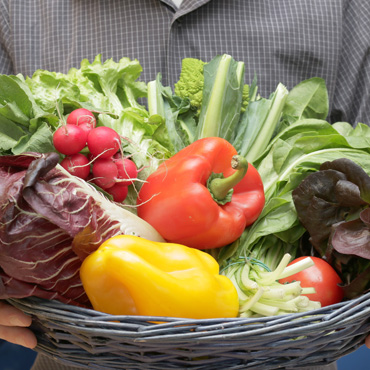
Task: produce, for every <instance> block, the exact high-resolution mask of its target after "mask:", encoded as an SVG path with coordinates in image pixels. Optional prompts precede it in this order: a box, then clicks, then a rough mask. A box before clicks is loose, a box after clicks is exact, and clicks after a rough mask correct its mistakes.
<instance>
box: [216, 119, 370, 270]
mask: <svg viewBox="0 0 370 370" xmlns="http://www.w3.org/2000/svg"><path fill="white" fill-rule="evenodd" d="M364 126H365V125H362V124H358V125H357V126H356V128H353V127H351V126H350V125H349V124H343V123H340V124H339V125H338V128H339V130H337V129H336V127H337V126H336V125H335V124H334V125H330V124H329V123H328V122H326V121H324V120H318V119H304V120H299V121H297V122H295V123H293V124H292V125H290V126H288V127H287V128H285V129H284V130H283V131H281V132H280V133H278V134H277V135H276V136H275V137H274V138H273V139H272V140H271V142H270V144H269V146H268V147H267V149H266V150H265V151H264V153H263V154H262V155H261V156H260V157H259V159H258V160H257V161H256V162H255V165H256V168H257V170H258V171H259V173H260V175H261V177H262V180H263V183H264V187H265V197H266V204H265V208H264V210H263V211H262V213H261V215H260V217H259V218H258V219H257V221H256V222H255V223H254V224H253V225H251V226H250V227H248V228H247V229H246V230H245V232H244V233H243V234H242V236H241V238H240V240H239V241H238V243H237V245H236V247H235V245H231V246H228V247H225V248H224V251H222V253H220V255H219V262H220V265H221V268H223V269H225V268H227V266H229V265H231V264H233V263H234V262H235V261H237V260H239V259H240V258H244V259H246V258H255V259H260V258H262V259H263V261H265V264H266V265H267V266H268V267H269V268H270V269H273V268H274V267H275V266H276V263H277V262H278V261H280V259H281V258H282V256H283V255H284V254H285V253H289V254H290V255H292V256H295V255H296V254H297V252H298V248H299V246H300V243H301V240H302V237H303V235H304V234H305V231H306V230H305V228H304V227H303V225H302V224H301V223H300V221H299V219H298V215H297V211H296V208H295V205H294V202H293V197H292V193H293V191H294V190H295V189H296V188H297V187H298V186H299V185H300V183H301V182H302V181H303V180H304V179H305V178H306V177H307V176H308V175H309V174H311V173H314V172H317V171H319V169H320V166H321V165H322V163H324V162H326V161H333V160H336V159H339V158H347V159H350V160H351V161H353V162H355V163H356V164H357V165H359V166H361V167H362V168H363V170H364V171H365V172H366V173H367V174H370V149H369V148H370V147H369V145H368V140H369V138H370V128H366V127H364ZM342 132H345V133H346V135H345V136H344V135H342ZM269 250H271V253H270V254H268V251H269ZM230 251H231V252H230ZM264 256H269V257H264ZM265 258H267V259H265ZM274 264H275V265H274Z"/></svg>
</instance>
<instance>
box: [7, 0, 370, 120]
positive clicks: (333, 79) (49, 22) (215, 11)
mask: <svg viewBox="0 0 370 370" xmlns="http://www.w3.org/2000/svg"><path fill="white" fill-rule="evenodd" d="M369 19H370V2H369V0H280V1H271V0H212V1H210V0H183V2H182V4H181V7H180V8H179V9H177V8H176V7H175V6H174V5H173V3H172V2H171V1H170V0H163V1H159V0H141V1H137V0H105V1H99V0H79V1H76V0H43V1H42V0H0V73H7V74H14V73H22V74H24V75H32V73H33V72H34V71H35V70H36V69H38V68H42V69H47V70H51V71H60V72H67V71H68V69H69V68H71V67H79V65H80V62H81V60H82V59H83V58H87V59H89V60H90V61H92V60H93V58H94V57H95V56H96V55H97V54H100V53H101V54H102V56H103V59H108V58H113V59H114V60H119V58H121V57H124V56H125V57H129V58H132V59H133V58H136V59H138V60H139V61H140V63H141V64H142V66H143V73H142V79H143V80H145V81H148V80H151V79H154V78H155V76H156V73H157V72H161V73H162V75H163V82H164V83H167V84H173V83H174V81H176V79H177V78H178V76H179V72H180V68H181V59H182V58H184V57H195V58H200V59H202V60H204V61H208V60H210V59H211V58H213V57H214V56H216V55H217V54H221V53H228V54H230V55H232V56H233V57H234V58H235V59H236V60H243V61H244V62H245V63H246V81H248V82H251V81H252V79H253V76H254V74H255V73H256V74H257V77H258V85H259V91H260V93H261V95H262V96H267V95H268V94H270V93H271V92H272V91H273V90H274V89H275V87H276V85H277V84H278V82H282V83H284V84H285V85H286V86H287V87H288V88H292V87H293V86H294V85H296V84H297V83H298V82H300V81H302V80H304V79H306V78H309V77H312V76H320V77H323V78H324V79H325V80H326V83H327V86H328V91H329V95H330V102H331V121H339V120H343V121H348V122H351V123H352V124H356V123H357V122H363V123H367V124H370V104H369V102H370V57H369V52H370V47H369V46H370V22H369V21H368V20H369Z"/></svg>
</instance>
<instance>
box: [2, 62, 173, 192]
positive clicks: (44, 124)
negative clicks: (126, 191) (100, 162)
mask: <svg viewBox="0 0 370 370" xmlns="http://www.w3.org/2000/svg"><path fill="white" fill-rule="evenodd" d="M141 71H142V68H141V65H140V64H139V62H138V61H137V60H130V59H129V58H122V59H121V60H119V61H118V62H114V61H113V60H112V59H108V60H106V61H104V62H103V61H102V59H101V55H97V56H96V58H95V59H94V60H93V61H92V63H90V62H89V61H88V60H87V59H84V60H83V61H82V62H81V67H80V68H79V69H76V68H72V69H70V70H69V71H68V73H66V74H63V73H59V72H50V71H46V70H37V71H36V72H35V73H34V75H33V76H32V77H27V78H26V79H25V78H24V77H23V76H21V75H18V76H6V75H0V153H1V154H21V153H23V152H26V151H33V152H39V153H45V152H51V151H55V148H54V147H53V145H52V135H53V133H54V131H55V130H56V129H57V127H58V126H59V125H60V124H61V122H62V121H63V120H65V117H66V115H67V114H68V113H70V112H71V111H72V110H74V109H76V108H80V107H82V108H86V109H89V110H91V111H93V112H94V113H95V114H96V116H97V119H98V125H105V126H108V127H111V128H113V129H115V130H116V131H117V132H118V134H119V135H120V136H121V138H122V144H123V150H124V152H125V153H126V154H127V155H130V156H131V158H133V159H134V161H135V163H136V165H137V166H138V167H142V168H143V170H142V171H141V172H140V178H141V179H145V178H146V177H147V176H148V174H149V173H151V172H152V171H153V170H155V169H156V168H157V167H158V164H159V163H160V162H161V161H163V159H166V158H168V157H170V156H171V155H172V154H173V147H172V146H168V147H166V146H165V145H166V142H165V141H164V140H162V141H161V142H159V141H157V140H156V136H155V135H154V133H155V131H156V130H157V129H158V127H159V126H160V125H161V124H162V123H163V117H162V116H160V115H153V117H151V116H150V115H149V112H148V110H147V109H146V107H145V106H144V105H143V104H141V103H139V100H140V99H141V98H144V97H146V96H147V85H146V83H145V82H142V81H138V78H139V77H140V73H141ZM168 144H169V143H168ZM133 196H134V195H133Z"/></svg>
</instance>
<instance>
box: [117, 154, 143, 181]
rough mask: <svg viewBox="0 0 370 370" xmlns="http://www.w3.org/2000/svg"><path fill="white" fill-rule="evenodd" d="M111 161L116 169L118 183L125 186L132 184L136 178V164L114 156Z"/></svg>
mask: <svg viewBox="0 0 370 370" xmlns="http://www.w3.org/2000/svg"><path fill="white" fill-rule="evenodd" d="M113 161H114V163H115V164H116V166H117V168H118V178H119V180H120V181H119V182H120V183H121V184H125V185H126V186H127V185H130V184H132V183H133V182H134V181H135V179H136V178H137V173H138V171H137V167H136V164H135V163H134V162H133V161H132V160H131V159H128V158H122V157H121V156H115V157H114V158H113ZM122 180H123V181H122ZM124 180H127V181H124Z"/></svg>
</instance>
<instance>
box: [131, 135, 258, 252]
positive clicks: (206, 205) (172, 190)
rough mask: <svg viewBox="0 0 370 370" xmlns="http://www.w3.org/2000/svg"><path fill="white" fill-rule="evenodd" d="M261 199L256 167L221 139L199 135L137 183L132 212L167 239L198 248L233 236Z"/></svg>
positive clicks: (250, 218) (247, 221)
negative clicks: (197, 138) (135, 200)
mask: <svg viewBox="0 0 370 370" xmlns="http://www.w3.org/2000/svg"><path fill="white" fill-rule="evenodd" d="M264 203H265V196H264V189H263V184H262V180H261V177H260V175H259V173H258V172H257V170H256V169H255V168H254V167H253V166H252V165H251V164H248V162H247V161H246V159H245V158H243V157H241V156H238V155H237V152H236V150H235V148H234V147H233V146H232V145H231V144H230V143H229V142H228V141H226V140H225V139H222V138H218V137H208V138H204V139H200V140H197V141H195V142H194V143H192V144H190V145H189V146H187V147H186V148H184V149H183V150H181V151H179V152H178V153H177V154H175V155H174V156H173V157H171V158H170V159H168V160H167V161H165V162H163V163H162V164H161V165H160V166H159V168H158V169H157V170H156V171H155V172H154V173H152V174H151V175H150V176H149V177H148V178H147V181H146V182H145V183H144V185H143V186H142V188H141V190H140V192H139V195H138V203H137V204H138V208H137V211H138V215H139V216H140V217H141V218H143V219H144V220H145V221H147V222H148V223H149V224H151V225H152V226H153V227H154V228H155V229H156V230H157V231H158V232H159V233H160V234H161V235H162V237H163V238H164V239H166V240H167V241H168V242H172V243H178V244H183V245H187V246H189V247H193V248H198V249H208V248H217V247H222V246H225V245H227V244H229V243H232V242H233V241H235V240H236V239H237V238H239V236H240V235H241V234H242V232H243V231H244V229H245V228H246V227H247V226H248V225H251V224H252V223H253V222H254V221H255V220H256V219H257V218H258V216H259V214H260V213H261V211H262V208H263V206H264Z"/></svg>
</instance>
